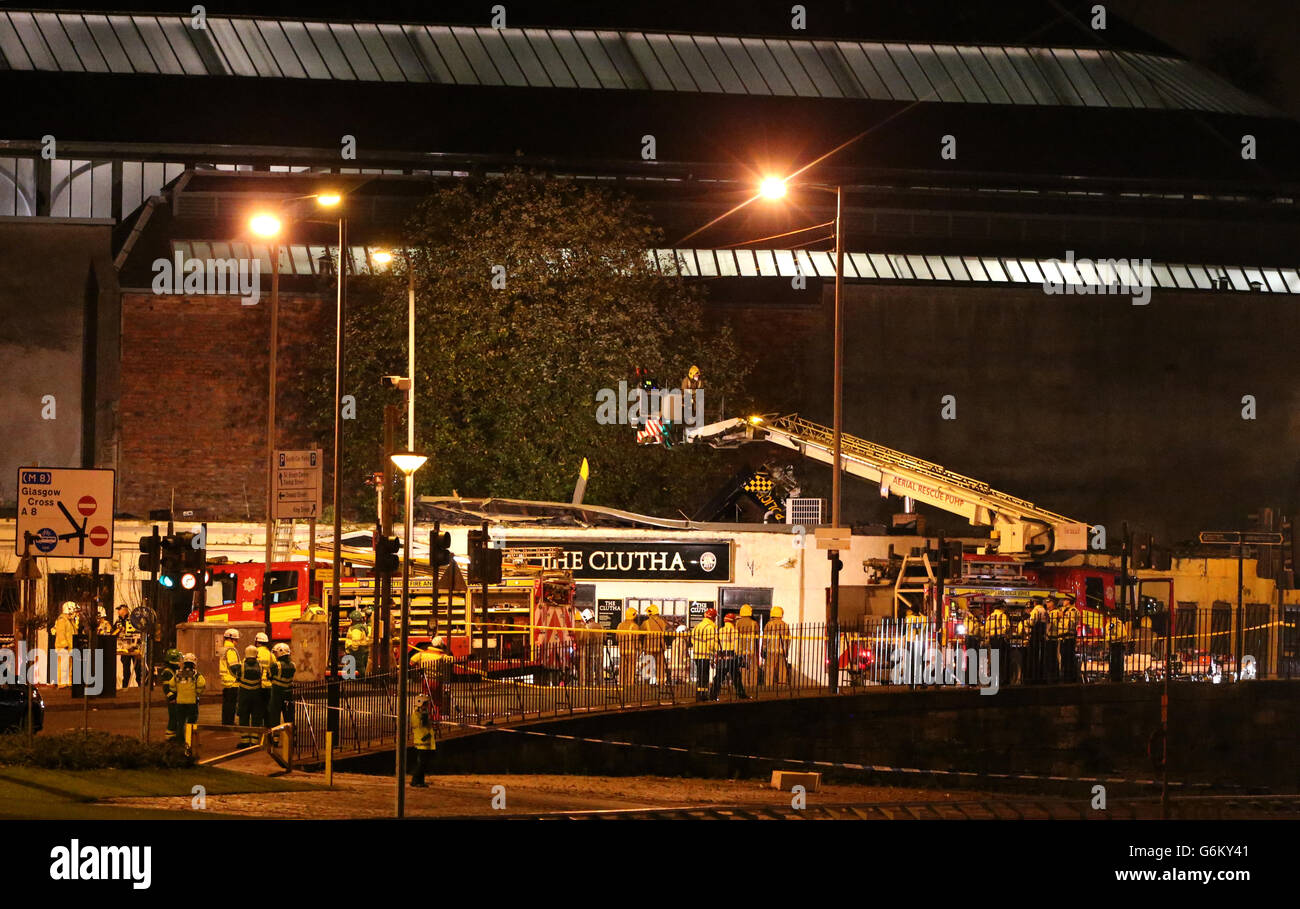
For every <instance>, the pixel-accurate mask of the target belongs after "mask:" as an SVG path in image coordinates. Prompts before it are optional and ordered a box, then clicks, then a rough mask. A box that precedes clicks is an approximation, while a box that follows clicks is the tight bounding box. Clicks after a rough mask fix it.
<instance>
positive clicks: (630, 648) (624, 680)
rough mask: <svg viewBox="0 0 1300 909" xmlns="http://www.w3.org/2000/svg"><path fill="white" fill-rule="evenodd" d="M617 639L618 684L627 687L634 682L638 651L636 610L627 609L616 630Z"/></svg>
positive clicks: (638, 634)
mask: <svg viewBox="0 0 1300 909" xmlns="http://www.w3.org/2000/svg"><path fill="white" fill-rule="evenodd" d="M616 631H617V633H618V637H617V638H616V640H617V641H618V683H619V684H620V685H622V686H623V687H625V688H626V687H627V686H629V685H631V684H633V683H634V682H635V681H636V668H637V667H636V663H637V658H638V656H639V651H640V647H639V645H640V643H641V641H640V629H639V628H638V627H637V624H636V609H635V608H634V607H632V606H629V607H627V611H625V612H624V613H623V621H621V622H619V623H618V628H617V629H616Z"/></svg>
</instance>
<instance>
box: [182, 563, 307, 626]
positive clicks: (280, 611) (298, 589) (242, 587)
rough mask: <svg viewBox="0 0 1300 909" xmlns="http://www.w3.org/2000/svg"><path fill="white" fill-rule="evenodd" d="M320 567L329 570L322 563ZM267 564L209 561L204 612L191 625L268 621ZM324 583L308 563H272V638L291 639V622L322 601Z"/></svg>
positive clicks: (196, 613)
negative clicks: (264, 604) (316, 578)
mask: <svg viewBox="0 0 1300 909" xmlns="http://www.w3.org/2000/svg"><path fill="white" fill-rule="evenodd" d="M316 567H318V568H327V567H329V566H328V565H327V564H326V563H324V562H320V561H318V562H317V563H316ZM265 568H266V565H265V563H263V562H209V563H208V572H209V574H210V576H211V583H210V584H209V585H208V587H207V590H206V593H205V600H204V605H203V608H202V609H201V610H199V609H196V610H194V611H193V612H191V613H190V619H189V620H190V621H191V622H200V621H202V622H265V621H266V613H265V611H264V610H263V608H262V597H263V590H262V585H263V579H264V577H265V571H264V569H265ZM321 586H322V585H321V582H320V581H315V582H313V580H312V571H311V564H310V563H308V562H272V563H271V587H270V592H269V594H270V599H271V638H272V640H277V641H287V640H289V637H290V633H289V623H290V622H293V621H295V620H297V619H300V618H302V614H303V612H304V611H306V609H307V605H308V604H309V603H311V602H313V601H314V602H319V601H320V599H321Z"/></svg>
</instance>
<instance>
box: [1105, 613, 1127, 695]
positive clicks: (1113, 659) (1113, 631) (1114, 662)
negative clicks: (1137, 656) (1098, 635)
mask: <svg viewBox="0 0 1300 909" xmlns="http://www.w3.org/2000/svg"><path fill="white" fill-rule="evenodd" d="M1127 640H1128V634H1127V631H1126V629H1125V627H1124V622H1123V621H1122V620H1121V619H1120V617H1119V616H1115V615H1113V616H1111V617H1110V620H1109V621H1107V622H1106V649H1107V650H1108V651H1109V657H1110V680H1111V681H1112V682H1122V681H1124V645H1125V644H1126V643H1127Z"/></svg>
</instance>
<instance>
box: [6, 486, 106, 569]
mask: <svg viewBox="0 0 1300 909" xmlns="http://www.w3.org/2000/svg"><path fill="white" fill-rule="evenodd" d="M114 481H115V477H114V472H113V471H112V470H83V469H80V468H75V467H20V468H18V527H17V533H16V534H15V535H14V549H15V550H16V551H17V552H18V554H19V555H22V554H23V544H24V541H25V540H26V536H25V534H27V533H30V534H31V535H32V555H34V556H45V557H46V558H52V559H94V558H99V559H111V558H112V557H113V510H114V505H115V500H114V498H113V490H114Z"/></svg>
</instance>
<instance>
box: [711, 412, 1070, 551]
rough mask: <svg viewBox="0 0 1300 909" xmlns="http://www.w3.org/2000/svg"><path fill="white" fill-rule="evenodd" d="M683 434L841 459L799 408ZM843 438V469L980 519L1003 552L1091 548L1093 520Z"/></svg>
mask: <svg viewBox="0 0 1300 909" xmlns="http://www.w3.org/2000/svg"><path fill="white" fill-rule="evenodd" d="M685 440H686V441H687V442H701V443H704V444H707V445H711V446H713V447H715V448H733V447H736V446H739V445H743V444H746V443H749V442H771V443H773V444H776V445H781V446H784V447H786V448H791V449H793V450H795V451H797V452H799V453H800V454H803V455H805V456H806V457H809V458H812V459H813V460H816V461H821V462H822V463H823V464H833V463H834V460H835V457H834V433H833V432H832V430H831V429H830V428H829V427H827V426H822V425H820V424H818V423H813V422H812V421H810V420H805V419H803V418H801V417H800V416H799V415H798V414H790V415H788V416H778V417H737V418H734V419H730V420H721V421H719V422H717V423H710V424H708V425H705V426H699V427H694V428H688V429H687V430H686V432H685ZM840 440H841V441H840V450H841V459H840V463H841V467H842V469H843V470H844V472H845V473H848V474H852V475H853V476H856V477H861V478H862V479H864V480H867V481H869V482H872V483H878V484H879V485H880V493H881V495H889V494H892V495H896V496H902V497H905V498H910V499H912V500H914V501H916V502H925V503H926V504H929V505H933V506H934V507H936V508H941V509H943V510H944V511H948V512H951V513H952V514H956V515H960V516H962V517H964V518H965V519H966V520H967V521H969V522H970V523H971V524H972V525H974V526H985V527H989V528H990V529H991V532H990V539H991V540H992V542H993V544H994V545H995V546H996V548H997V551H998V552H999V553H1002V554H1005V555H1028V556H1033V557H1041V556H1043V555H1046V554H1048V553H1054V552H1069V551H1083V550H1084V549H1086V548H1087V541H1088V525H1087V524H1086V523H1084V522H1082V521H1075V520H1072V519H1071V518H1067V517H1065V516H1063V515H1059V514H1056V513H1055V512H1052V511H1048V510H1047V509H1045V508H1040V507H1038V506H1037V505H1035V504H1034V503H1033V502H1028V501H1026V500H1024V499H1020V498H1017V497H1016V496H1013V495H1008V494H1007V493H1005V492H999V491H998V490H996V489H993V488H991V487H990V486H989V485H988V484H987V483H983V482H980V481H979V480H974V479H971V478H970V477H966V476H962V475H961V474H959V473H954V472H953V471H951V470H949V469H948V468H946V467H944V466H943V465H941V464H935V463H933V462H931V461H926V460H923V459H921V458H917V457H913V456H912V455H909V454H904V453H903V452H901V451H895V450H894V449H892V448H886V447H885V446H883V445H877V444H876V443H875V442H868V441H867V440H866V439H860V438H858V437H857V436H852V435H849V434H848V433H842V434H841V436H840Z"/></svg>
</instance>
